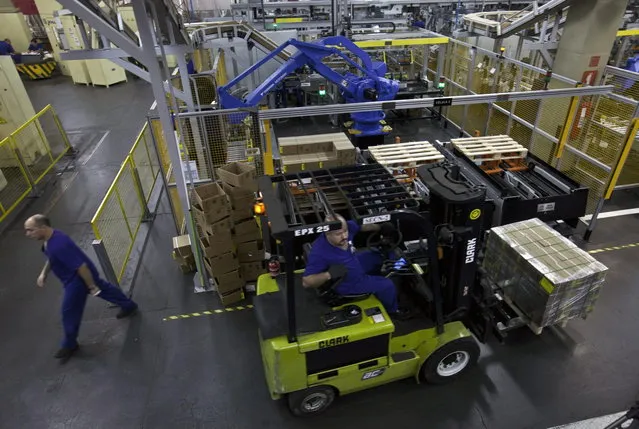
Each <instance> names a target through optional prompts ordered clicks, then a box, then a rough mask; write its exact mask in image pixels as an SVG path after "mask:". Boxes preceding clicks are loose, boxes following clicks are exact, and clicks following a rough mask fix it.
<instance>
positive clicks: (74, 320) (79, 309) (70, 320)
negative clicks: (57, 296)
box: [62, 279, 136, 349]
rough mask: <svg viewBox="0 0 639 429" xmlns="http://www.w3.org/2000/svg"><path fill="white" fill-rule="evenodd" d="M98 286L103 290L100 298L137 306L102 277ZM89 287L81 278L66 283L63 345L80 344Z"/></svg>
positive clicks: (119, 304) (121, 305) (74, 345)
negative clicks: (81, 326) (81, 324)
mask: <svg viewBox="0 0 639 429" xmlns="http://www.w3.org/2000/svg"><path fill="white" fill-rule="evenodd" d="M96 286H97V287H99V288H100V290H101V292H100V294H99V295H98V296H99V297H100V298H102V299H104V300H105V301H108V302H110V303H113V304H115V305H117V306H119V307H122V308H123V309H125V310H129V309H132V308H135V307H136V304H135V303H134V302H133V301H131V300H130V299H129V298H127V296H126V295H125V294H124V293H122V291H121V290H120V289H119V288H117V287H115V286H113V285H112V284H111V283H108V282H106V281H104V280H102V279H98V280H97V281H96ZM88 295H89V289H87V287H86V285H85V284H84V282H83V281H82V280H81V279H77V280H74V281H72V282H70V283H68V284H65V285H64V297H63V299H62V326H63V328H64V341H62V347H65V348H69V349H74V348H75V347H76V346H77V345H78V341H77V339H78V333H79V332H80V323H81V322H82V314H83V313H84V306H85V304H86V302H87V296H88Z"/></svg>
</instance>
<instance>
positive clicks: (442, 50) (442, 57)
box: [424, 43, 448, 83]
mask: <svg viewBox="0 0 639 429" xmlns="http://www.w3.org/2000/svg"><path fill="white" fill-rule="evenodd" d="M447 47H448V45H447V44H446V43H442V44H441V45H439V49H438V51H437V76H435V78H436V80H437V83H439V78H441V77H442V76H443V75H444V65H445V63H446V49H447ZM424 62H426V63H427V61H426V60H424Z"/></svg>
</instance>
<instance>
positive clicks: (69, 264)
mask: <svg viewBox="0 0 639 429" xmlns="http://www.w3.org/2000/svg"><path fill="white" fill-rule="evenodd" d="M42 251H43V252H44V254H45V255H46V256H47V258H49V266H50V267H51V271H53V274H55V275H56V277H58V278H59V279H60V281H61V282H62V283H63V284H64V285H65V286H66V285H68V284H71V283H75V282H77V281H81V282H83V280H82V278H81V277H80V276H79V275H78V268H80V267H81V266H82V264H87V267H89V270H91V274H92V275H93V279H94V280H96V281H97V280H98V278H99V274H98V270H97V269H96V268H95V265H94V264H93V262H92V261H91V259H89V257H88V256H87V255H86V254H85V253H84V252H83V251H82V249H80V248H79V247H78V245H77V244H75V243H74V242H73V240H71V238H70V237H69V236H68V235H66V234H65V233H63V232H62V231H58V230H53V235H51V238H49V240H48V241H47V243H46V246H42Z"/></svg>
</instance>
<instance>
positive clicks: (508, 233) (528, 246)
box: [483, 219, 608, 328]
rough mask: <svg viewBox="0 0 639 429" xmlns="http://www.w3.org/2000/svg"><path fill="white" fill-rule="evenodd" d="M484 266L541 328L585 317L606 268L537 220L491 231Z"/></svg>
mask: <svg viewBox="0 0 639 429" xmlns="http://www.w3.org/2000/svg"><path fill="white" fill-rule="evenodd" d="M483 267H484V268H485V270H486V273H487V276H488V278H489V280H491V281H492V282H494V283H495V284H497V285H498V286H500V287H501V288H502V290H503V293H504V295H505V297H506V298H507V299H509V300H510V301H512V302H513V303H514V304H515V305H516V306H517V307H518V308H519V309H520V310H521V311H523V313H524V314H525V315H526V316H528V317H529V318H530V320H531V321H532V322H533V323H534V324H535V325H537V326H538V327H540V328H543V327H546V326H551V325H556V324H560V323H563V322H565V321H567V320H570V319H573V318H576V317H581V318H586V316H587V315H588V314H589V313H590V312H591V311H592V310H593V308H594V306H595V303H596V302H597V298H598V297H599V292H600V290H601V287H602V285H603V283H604V280H605V277H606V272H607V270H608V268H607V267H606V266H605V265H603V264H602V263H600V262H598V261H597V260H595V259H594V258H593V257H592V256H590V255H589V254H588V253H587V252H585V251H584V250H582V249H579V248H578V247H577V246H576V245H575V244H574V243H573V242H571V241H570V240H569V239H567V238H566V237H563V236H562V235H561V234H560V233H559V232H557V231H555V230H554V229H552V228H551V227H549V226H548V225H546V224H545V223H544V222H542V221H540V220H539V219H530V220H526V221H522V222H516V223H512V224H509V225H504V226H499V227H495V228H492V229H491V230H490V233H489V234H488V241H487V243H486V248H485V256H484V259H483Z"/></svg>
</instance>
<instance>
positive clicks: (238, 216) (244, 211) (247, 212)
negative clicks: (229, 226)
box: [231, 207, 253, 224]
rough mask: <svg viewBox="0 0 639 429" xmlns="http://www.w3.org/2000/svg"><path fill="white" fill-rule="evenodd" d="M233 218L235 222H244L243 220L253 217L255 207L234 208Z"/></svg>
mask: <svg viewBox="0 0 639 429" xmlns="http://www.w3.org/2000/svg"><path fill="white" fill-rule="evenodd" d="M231 219H232V220H233V223H234V224H238V223H242V222H243V221H246V220H249V219H253V208H252V207H251V208H250V209H249V208H246V207H245V208H241V209H237V210H233V211H232V212H231Z"/></svg>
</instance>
